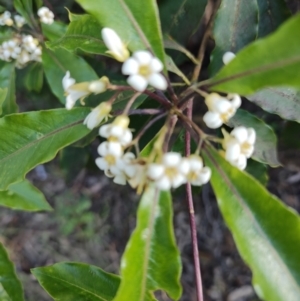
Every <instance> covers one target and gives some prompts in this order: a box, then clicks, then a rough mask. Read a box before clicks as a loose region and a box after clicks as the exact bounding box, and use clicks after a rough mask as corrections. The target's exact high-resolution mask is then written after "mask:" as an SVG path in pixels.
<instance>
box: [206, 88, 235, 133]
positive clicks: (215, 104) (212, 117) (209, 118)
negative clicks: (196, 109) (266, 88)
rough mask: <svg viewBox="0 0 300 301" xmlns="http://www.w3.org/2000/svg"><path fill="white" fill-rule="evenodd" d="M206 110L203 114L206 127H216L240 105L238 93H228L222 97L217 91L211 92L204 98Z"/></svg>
mask: <svg viewBox="0 0 300 301" xmlns="http://www.w3.org/2000/svg"><path fill="white" fill-rule="evenodd" d="M205 103H206V105H207V107H208V112H206V113H205V114H204V116H203V121H204V122H205V123H206V125H207V127H209V128H212V129H216V128H218V127H220V126H221V125H222V124H223V123H226V122H227V121H228V120H229V119H230V118H231V117H232V116H233V115H234V114H235V113H236V110H237V109H238V108H239V107H240V105H241V97H240V96H239V95H238V94H228V95H227V97H226V98H225V97H222V96H220V95H219V94H217V93H211V94H209V95H208V96H207V97H206V98H205Z"/></svg>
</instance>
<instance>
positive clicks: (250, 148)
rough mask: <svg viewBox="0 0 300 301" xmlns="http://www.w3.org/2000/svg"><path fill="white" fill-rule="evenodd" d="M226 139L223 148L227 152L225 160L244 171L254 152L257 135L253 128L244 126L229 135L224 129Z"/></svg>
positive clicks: (236, 128)
mask: <svg viewBox="0 0 300 301" xmlns="http://www.w3.org/2000/svg"><path fill="white" fill-rule="evenodd" d="M222 132H223V135H224V139H223V142H222V146H223V148H224V150H225V159H226V160H227V161H228V162H229V163H230V164H232V165H233V166H236V167H237V168H239V169H241V170H243V169H245V168H246V166H247V159H248V158H250V157H251V156H252V154H253V152H254V144H255V140H256V133H255V130H254V129H253V128H245V127H244V126H238V127H235V128H234V129H233V130H232V131H231V133H230V134H229V133H227V132H226V131H225V130H224V129H222Z"/></svg>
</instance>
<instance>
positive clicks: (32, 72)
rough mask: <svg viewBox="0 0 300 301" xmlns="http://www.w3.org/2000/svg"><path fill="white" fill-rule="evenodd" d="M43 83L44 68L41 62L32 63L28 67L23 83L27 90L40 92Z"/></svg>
mask: <svg viewBox="0 0 300 301" xmlns="http://www.w3.org/2000/svg"><path fill="white" fill-rule="evenodd" d="M43 83H44V69H43V66H42V64H40V63H34V64H31V66H30V67H29V68H28V71H27V74H26V76H25V78H24V84H25V87H26V89H27V90H28V91H35V92H40V91H41V89H42V87H43Z"/></svg>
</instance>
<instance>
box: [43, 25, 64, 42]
mask: <svg viewBox="0 0 300 301" xmlns="http://www.w3.org/2000/svg"><path fill="white" fill-rule="evenodd" d="M41 26H42V31H43V34H44V35H45V37H47V39H49V40H50V41H56V40H57V39H60V38H61V37H62V36H63V35H64V34H65V33H66V31H67V25H66V24H64V23H62V22H58V21H54V22H53V23H52V24H45V23H41ZM47 45H48V43H47Z"/></svg>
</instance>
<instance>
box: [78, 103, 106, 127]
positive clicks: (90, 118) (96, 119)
mask: <svg viewBox="0 0 300 301" xmlns="http://www.w3.org/2000/svg"><path fill="white" fill-rule="evenodd" d="M110 111H111V104H110V103H108V102H102V103H100V105H98V106H97V107H96V108H94V109H93V110H92V112H91V113H90V114H88V115H87V116H86V118H85V119H84V122H83V124H86V126H87V127H88V128H89V129H90V130H92V129H93V128H95V127H96V126H98V125H99V124H100V123H101V122H102V120H105V121H106V120H107V118H108V115H109V113H110Z"/></svg>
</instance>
